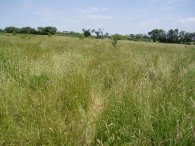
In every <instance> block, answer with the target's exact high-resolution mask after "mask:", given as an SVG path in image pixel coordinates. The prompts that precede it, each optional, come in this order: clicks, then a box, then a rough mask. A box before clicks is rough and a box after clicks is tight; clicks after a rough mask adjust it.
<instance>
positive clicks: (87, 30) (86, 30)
mask: <svg viewBox="0 0 195 146" xmlns="http://www.w3.org/2000/svg"><path fill="white" fill-rule="evenodd" d="M82 31H83V35H84V36H85V37H89V36H91V31H90V29H84V28H83V29H82Z"/></svg>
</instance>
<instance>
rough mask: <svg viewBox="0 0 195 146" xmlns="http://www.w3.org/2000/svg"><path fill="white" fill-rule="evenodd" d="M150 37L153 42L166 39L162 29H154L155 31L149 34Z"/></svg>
mask: <svg viewBox="0 0 195 146" xmlns="http://www.w3.org/2000/svg"><path fill="white" fill-rule="evenodd" d="M148 35H149V36H150V37H151V39H152V40H153V42H156V41H159V40H163V39H164V30H162V29H154V30H152V31H150V32H148ZM165 36H166V35H165Z"/></svg>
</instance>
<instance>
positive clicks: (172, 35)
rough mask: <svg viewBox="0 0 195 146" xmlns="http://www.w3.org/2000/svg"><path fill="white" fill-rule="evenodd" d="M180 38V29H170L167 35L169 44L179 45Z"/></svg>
mask: <svg viewBox="0 0 195 146" xmlns="http://www.w3.org/2000/svg"><path fill="white" fill-rule="evenodd" d="M178 38H179V30H178V29H175V30H173V29H170V30H169V31H168V33H167V42H168V43H178Z"/></svg>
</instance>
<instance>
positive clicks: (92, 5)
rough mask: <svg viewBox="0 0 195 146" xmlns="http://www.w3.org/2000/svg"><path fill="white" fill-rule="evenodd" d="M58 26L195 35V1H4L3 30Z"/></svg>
mask: <svg viewBox="0 0 195 146" xmlns="http://www.w3.org/2000/svg"><path fill="white" fill-rule="evenodd" d="M7 26H16V27H25V26H30V27H33V28H36V27H39V26H55V27H57V28H58V30H60V31H76V32H81V30H82V28H86V29H88V28H89V29H98V28H101V29H103V30H104V32H109V33H111V34H114V33H120V34H132V33H136V34H138V33H143V34H147V32H148V31H150V30H152V29H155V28H161V29H164V30H169V29H172V28H173V29H174V28H179V30H185V31H188V32H195V0H0V28H5V27H7Z"/></svg>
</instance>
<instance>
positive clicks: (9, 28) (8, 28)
mask: <svg viewBox="0 0 195 146" xmlns="http://www.w3.org/2000/svg"><path fill="white" fill-rule="evenodd" d="M4 31H5V32H7V33H18V32H19V28H16V27H14V26H10V27H6V28H5V29H4Z"/></svg>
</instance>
